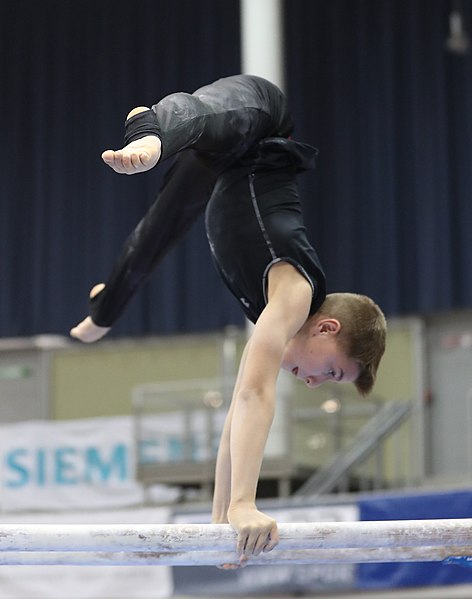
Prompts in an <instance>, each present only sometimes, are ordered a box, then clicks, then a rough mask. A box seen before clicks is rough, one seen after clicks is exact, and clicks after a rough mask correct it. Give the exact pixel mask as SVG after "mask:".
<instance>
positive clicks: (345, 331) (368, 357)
mask: <svg viewBox="0 0 472 599" xmlns="http://www.w3.org/2000/svg"><path fill="white" fill-rule="evenodd" d="M314 316H315V317H316V318H319V317H320V316H322V317H325V318H326V317H329V318H336V319H337V320H339V322H340V323H341V330H340V332H339V333H338V346H339V348H340V349H341V350H342V351H343V352H344V353H345V354H346V355H347V356H348V357H349V358H351V359H353V360H355V361H356V362H357V363H358V364H359V375H358V377H357V379H356V380H355V381H354V384H355V386H356V389H357V390H358V392H359V393H360V394H361V395H367V394H368V393H370V391H371V390H372V387H373V386H374V383H375V378H376V376H377V369H378V367H379V363H380V359H381V358H382V356H383V353H384V351H385V339H386V336H387V321H386V319H385V316H384V314H383V312H382V310H381V309H380V308H379V306H377V304H376V303H375V302H374V301H373V300H371V299H370V297H367V296H366V295H359V294H357V293H330V294H328V295H327V296H326V299H325V301H324V302H323V304H322V305H321V307H320V309H319V310H318V311H317V312H316V314H315V315H314Z"/></svg>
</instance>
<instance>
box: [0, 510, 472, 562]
mask: <svg viewBox="0 0 472 599" xmlns="http://www.w3.org/2000/svg"><path fill="white" fill-rule="evenodd" d="M279 533H280V543H279V545H278V546H277V547H276V548H275V549H274V550H272V551H271V552H269V553H262V554H261V555H259V556H257V557H255V556H254V557H251V558H250V560H249V562H248V563H249V564H253V565H256V564H274V565H275V564H315V563H362V562H410V561H414V562H420V561H427V562H430V561H443V560H445V559H447V558H450V557H462V556H472V519H452V520H399V521H382V522H319V523H303V524H279ZM235 548H236V533H235V532H234V530H233V529H232V528H231V526H230V525H229V524H158V525H148V524H145V525H143V524H136V525H127V524H101V525H100V524H98V525H97V524H88V525H86V524H85V525H84V524H65V525H62V524H23V525H21V524H0V565H170V566H191V565H193V566H204V565H220V564H223V563H237V562H238V556H237V553H236V551H235Z"/></svg>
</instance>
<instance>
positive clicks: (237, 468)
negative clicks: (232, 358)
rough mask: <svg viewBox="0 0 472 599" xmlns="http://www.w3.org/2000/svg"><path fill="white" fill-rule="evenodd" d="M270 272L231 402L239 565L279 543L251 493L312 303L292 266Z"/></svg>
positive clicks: (233, 517)
mask: <svg viewBox="0 0 472 599" xmlns="http://www.w3.org/2000/svg"><path fill="white" fill-rule="evenodd" d="M273 271H274V272H273ZM272 272H273V275H274V276H272V278H271V277H270V274H269V281H270V282H271V281H272V285H271V284H270V285H269V302H268V304H267V306H266V308H265V310H264V311H263V313H262V314H261V316H260V317H259V320H258V321H257V324H256V326H255V328H254V332H253V335H252V338H251V343H250V345H249V347H248V351H247V356H246V360H245V363H244V365H243V367H242V370H241V371H240V377H239V378H240V380H239V385H238V390H237V393H235V396H234V398H233V404H234V405H233V412H232V419H231V430H230V453H231V502H230V506H229V509H228V520H229V522H230V524H231V525H232V526H233V527H234V528H235V529H236V531H237V532H238V552H239V554H240V555H241V556H242V560H243V561H244V559H247V556H249V555H258V554H259V553H260V552H261V551H263V550H264V551H270V550H271V549H272V548H273V547H274V546H275V545H276V544H277V542H278V532H277V525H276V523H275V521H274V520H273V519H272V518H269V517H268V516H267V515H265V514H263V513H262V512H259V511H258V510H257V508H256V503H255V499H256V489H257V483H258V479H259V474H260V469H261V464H262V458H263V454H264V448H265V444H266V441H267V436H268V434H269V430H270V426H271V423H272V419H273V416H274V408H275V386H276V380H277V376H278V373H279V369H280V364H281V361H282V358H283V354H284V350H285V347H286V345H287V343H288V341H289V340H290V339H291V338H292V337H293V336H294V335H295V334H296V332H297V331H298V330H299V329H300V328H301V326H302V325H303V324H304V322H305V321H306V318H307V316H308V311H309V307H310V303H311V288H310V286H309V284H308V283H307V281H306V280H305V279H304V278H303V277H302V276H301V275H300V274H299V273H298V272H296V271H295V269H293V267H291V266H289V265H288V264H285V265H281V266H280V268H274V267H273V268H272V269H271V271H270V273H272Z"/></svg>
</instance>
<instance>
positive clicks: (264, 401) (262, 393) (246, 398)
mask: <svg viewBox="0 0 472 599" xmlns="http://www.w3.org/2000/svg"><path fill="white" fill-rule="evenodd" d="M235 399H236V402H237V404H239V405H240V406H245V407H246V408H247V409H248V410H251V411H259V410H261V411H264V412H266V413H268V414H271V416H273V414H274V411H275V391H274V390H268V389H255V388H242V389H239V391H238V392H237V394H236V397H235Z"/></svg>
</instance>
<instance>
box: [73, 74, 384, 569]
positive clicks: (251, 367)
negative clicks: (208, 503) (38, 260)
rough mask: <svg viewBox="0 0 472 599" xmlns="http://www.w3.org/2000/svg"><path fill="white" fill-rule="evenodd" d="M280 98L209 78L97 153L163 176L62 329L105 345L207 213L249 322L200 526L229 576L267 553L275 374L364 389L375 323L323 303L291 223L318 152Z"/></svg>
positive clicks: (380, 322) (371, 315)
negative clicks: (230, 545)
mask: <svg viewBox="0 0 472 599" xmlns="http://www.w3.org/2000/svg"><path fill="white" fill-rule="evenodd" d="M292 129H293V123H292V119H291V117H290V114H289V111H288V107H287V102H286V99H285V97H284V95H283V94H282V92H281V91H280V90H279V89H278V88H277V87H276V86H275V85H273V84H272V83H270V82H268V81H266V80H265V79H262V78H260V77H255V76H248V75H237V76H233V77H228V78H224V79H220V80H218V81H216V82H215V83H213V84H210V85H207V86H205V87H202V88H200V89H198V90H197V91H196V92H194V93H193V94H187V93H176V94H171V95H170V96H167V97H165V98H164V99H162V100H161V101H160V102H158V103H157V104H156V105H154V106H152V107H151V108H147V107H144V106H140V107H137V108H134V109H133V110H131V112H130V113H129V114H128V117H127V120H126V122H125V144H124V147H123V149H121V150H118V151H114V150H106V151H105V152H103V154H102V158H103V160H104V162H105V163H106V164H107V165H109V166H110V167H111V168H112V169H113V170H115V171H116V172H117V173H121V174H126V175H133V174H136V173H141V172H144V171H148V170H149V169H151V168H153V167H154V166H156V164H158V163H160V162H162V161H164V160H165V159H167V158H170V157H174V158H175V159H174V163H173V165H172V166H171V168H170V169H169V171H168V172H167V174H166V176H165V179H164V182H163V185H162V188H161V190H160V191H159V194H158V195H157V198H156V200H155V202H154V203H153V204H152V206H151V207H150V209H149V211H148V213H147V214H146V215H145V216H144V218H143V219H142V220H141V221H140V223H139V224H138V225H137V227H136V228H135V230H134V231H133V232H132V233H131V235H130V236H129V237H128V239H127V241H126V243H125V247H124V249H123V251H122V253H121V254H120V256H119V257H118V260H117V262H116V264H115V266H114V268H113V270H112V272H111V274H110V276H109V278H108V280H107V281H106V283H105V284H103V283H100V284H98V285H95V286H94V287H93V289H92V290H91V292H90V300H89V308H90V311H89V316H87V317H86V318H85V319H84V320H83V321H82V322H80V323H79V324H78V325H77V326H75V327H74V328H73V329H72V330H71V335H72V336H73V337H74V338H76V339H79V340H81V341H83V342H86V343H88V342H94V341H97V340H98V339H100V338H101V337H103V336H104V335H106V333H107V332H108V331H109V330H110V327H111V326H112V325H113V323H114V322H115V321H116V319H117V318H118V317H119V316H120V314H121V313H122V311H123V309H124V308H125V306H126V305H127V303H128V302H129V300H130V298H131V297H132V295H133V294H134V293H135V291H136V290H137V289H138V287H139V286H140V285H141V284H142V283H143V282H144V281H145V280H146V278H147V277H148V275H149V274H150V273H151V271H152V270H153V269H154V267H155V266H156V265H157V264H158V263H159V262H160V260H161V259H162V258H163V257H164V255H165V254H166V253H167V252H168V251H169V249H170V248H171V247H173V245H174V244H175V243H176V242H177V241H178V240H179V239H180V238H181V237H182V236H183V235H184V233H185V232H186V231H187V230H188V229H189V227H190V226H191V225H192V223H193V222H194V221H195V220H196V218H197V217H198V216H199V215H200V214H201V213H202V212H203V211H204V210H205V224H206V231H207V237H208V241H209V245H210V249H211V253H212V257H213V259H214V262H215V265H216V268H217V270H218V271H219V273H220V275H221V277H222V279H223V281H224V282H225V284H226V285H227V286H228V288H229V289H230V291H231V292H232V293H233V294H234V296H235V297H236V299H237V300H238V302H239V304H240V306H241V308H242V310H243V312H244V313H245V315H246V316H247V318H248V319H249V320H250V321H252V322H253V323H255V326H254V328H253V332H252V334H251V337H250V339H249V340H248V342H247V344H246V347H245V349H244V352H243V355H242V358H241V363H240V366H239V370H238V375H237V379H236V384H235V388H234V392H233V397H232V401H231V406H230V408H229V411H228V415H227V417H226V421H225V425H224V429H223V433H222V437H221V441H220V446H219V450H218V456H217V463H216V473H215V491H214V498H213V511H212V521H213V522H214V523H224V522H229V523H230V524H231V525H232V526H233V528H234V529H235V530H236V532H237V534H238V537H237V551H238V554H239V556H240V565H244V563H245V562H246V561H247V559H248V558H249V556H251V555H258V554H259V553H260V552H261V551H270V550H271V549H273V547H275V546H276V545H277V543H278V540H279V535H278V530H277V524H276V522H275V520H274V519H272V518H270V517H269V516H268V515H266V514H264V513H262V512H260V511H259V510H258V509H257V507H256V489H257V483H258V478H259V474H260V468H261V462H262V458H263V453H264V447H265V444H266V440H267V436H268V433H269V430H270V426H271V422H272V419H273V416H274V405H275V392H276V380H277V376H278V373H279V370H280V368H282V369H284V370H288V371H289V372H291V373H292V374H293V375H295V377H297V378H298V379H301V380H302V381H304V382H305V383H306V384H307V385H308V386H309V387H312V388H314V387H318V386H319V385H321V384H322V383H324V382H326V381H332V382H336V383H354V385H355V386H356V388H357V390H358V392H359V393H360V394H361V395H366V394H367V393H369V392H370V391H371V389H372V387H373V385H374V382H375V377H376V373H377V368H378V365H379V362H380V359H381V357H382V354H383V352H384V349H385V337H386V321H385V318H384V316H383V314H382V311H381V310H380V308H379V307H378V306H377V305H376V304H375V303H374V302H373V301H372V300H371V299H370V298H368V297H366V296H363V295H358V294H354V293H332V294H326V288H325V276H324V273H323V269H322V267H321V264H320V261H319V259H318V256H317V254H316V252H315V250H314V249H313V247H312V246H311V245H310V243H309V241H308V239H307V236H306V231H305V228H304V224H303V216H302V210H301V205H300V200H299V196H298V190H297V183H296V175H297V173H299V172H302V171H304V170H307V169H311V168H313V167H314V162H315V157H316V154H317V150H316V149H315V148H313V147H311V146H309V145H307V144H302V143H300V142H297V141H295V140H293V139H292V138H291V133H292Z"/></svg>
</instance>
